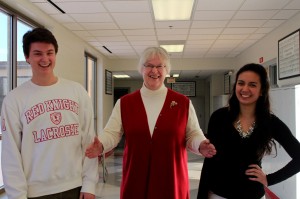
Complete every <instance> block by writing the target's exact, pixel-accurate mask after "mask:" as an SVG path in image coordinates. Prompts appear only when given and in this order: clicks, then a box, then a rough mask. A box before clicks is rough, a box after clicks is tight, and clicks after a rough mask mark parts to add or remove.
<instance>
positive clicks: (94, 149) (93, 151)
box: [85, 137, 103, 158]
mask: <svg viewBox="0 0 300 199" xmlns="http://www.w3.org/2000/svg"><path fill="white" fill-rule="evenodd" d="M102 152H103V145H102V143H101V142H100V140H99V139H98V138H97V137H95V138H94V142H93V143H91V144H90V145H89V146H88V147H87V149H86V150H85V156H87V157H88V158H96V157H98V156H99V155H101V154H102Z"/></svg>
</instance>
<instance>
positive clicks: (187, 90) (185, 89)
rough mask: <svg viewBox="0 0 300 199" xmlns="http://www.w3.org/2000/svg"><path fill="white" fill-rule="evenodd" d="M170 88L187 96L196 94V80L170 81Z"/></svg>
mask: <svg viewBox="0 0 300 199" xmlns="http://www.w3.org/2000/svg"><path fill="white" fill-rule="evenodd" d="M171 88H172V90H174V91H176V92H179V93H181V94H183V95H185V96H188V97H195V96H196V82H195V81H188V82H176V83H172V86H171Z"/></svg>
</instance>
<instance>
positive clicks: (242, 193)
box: [197, 107, 300, 199]
mask: <svg viewBox="0 0 300 199" xmlns="http://www.w3.org/2000/svg"><path fill="white" fill-rule="evenodd" d="M270 123H271V124H270V125H269V126H270V130H271V133H272V137H273V138H274V139H275V140H276V141H277V142H278V143H279V144H281V145H282V147H283V148H284V149H285V151H286V152H287V153H288V154H289V156H290V157H291V161H290V162H289V163H288V164H287V165H285V166H284V167H283V168H281V169H279V170H278V171H276V172H274V173H271V174H267V181H268V185H273V184H276V183H279V182H281V181H283V180H286V179H288V178H289V177H291V176H293V175H294V174H296V173H297V172H299V171H300V143H299V141H298V140H297V139H296V138H295V137H294V136H293V134H292V133H291V131H290V130H289V128H288V127H287V126H286V125H285V124H284V123H283V122H282V121H281V120H280V119H279V118H278V117H276V116H275V115H273V114H272V115H271V119H270ZM261 131H262V129H261V128H260V126H259V125H257V126H256V127H255V128H254V131H253V133H252V134H251V136H250V137H248V138H242V137H241V136H240V135H239V133H238V131H237V130H236V129H235V127H234V125H233V123H232V121H231V120H230V115H229V111H228V108H227V107H224V108H221V109H218V110H217V111H215V112H214V113H213V114H212V116H211V118H210V120H209V125H208V132H207V133H208V135H207V137H208V139H210V141H211V143H213V144H214V146H215V147H216V150H217V154H216V155H215V156H214V157H213V158H205V160H204V164H203V168H202V172H201V178H200V184H199V190H198V197H197V198H198V199H206V198H207V194H208V191H209V190H210V191H212V192H214V193H215V194H217V195H220V196H222V197H225V198H229V199H241V198H243V199H260V198H261V197H262V196H263V195H264V194H265V192H264V186H263V185H262V184H261V183H259V182H255V181H251V180H249V179H248V178H249V176H246V175H245V171H246V169H248V165H250V164H257V165H259V166H261V162H262V158H261V157H259V156H258V155H257V152H256V151H257V147H258V143H259V142H257V139H260V138H259V133H261Z"/></svg>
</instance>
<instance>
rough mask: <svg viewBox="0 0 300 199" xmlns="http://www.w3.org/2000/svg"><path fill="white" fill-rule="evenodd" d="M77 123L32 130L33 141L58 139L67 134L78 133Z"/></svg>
mask: <svg viewBox="0 0 300 199" xmlns="http://www.w3.org/2000/svg"><path fill="white" fill-rule="evenodd" d="M78 127H79V125H78V124H70V125H64V126H58V127H49V128H46V129H41V130H40V131H33V132H32V134H33V138H34V142H35V143H39V142H45V141H48V140H53V139H59V138H63V137H68V136H74V135H79V131H78Z"/></svg>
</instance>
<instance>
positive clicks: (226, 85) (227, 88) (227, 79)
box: [224, 73, 231, 94]
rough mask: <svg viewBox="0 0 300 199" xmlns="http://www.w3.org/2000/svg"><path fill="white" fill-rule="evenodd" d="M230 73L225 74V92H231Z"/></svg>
mask: <svg viewBox="0 0 300 199" xmlns="http://www.w3.org/2000/svg"><path fill="white" fill-rule="evenodd" d="M230 90H231V88H230V74H229V73H225V74H224V94H230Z"/></svg>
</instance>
